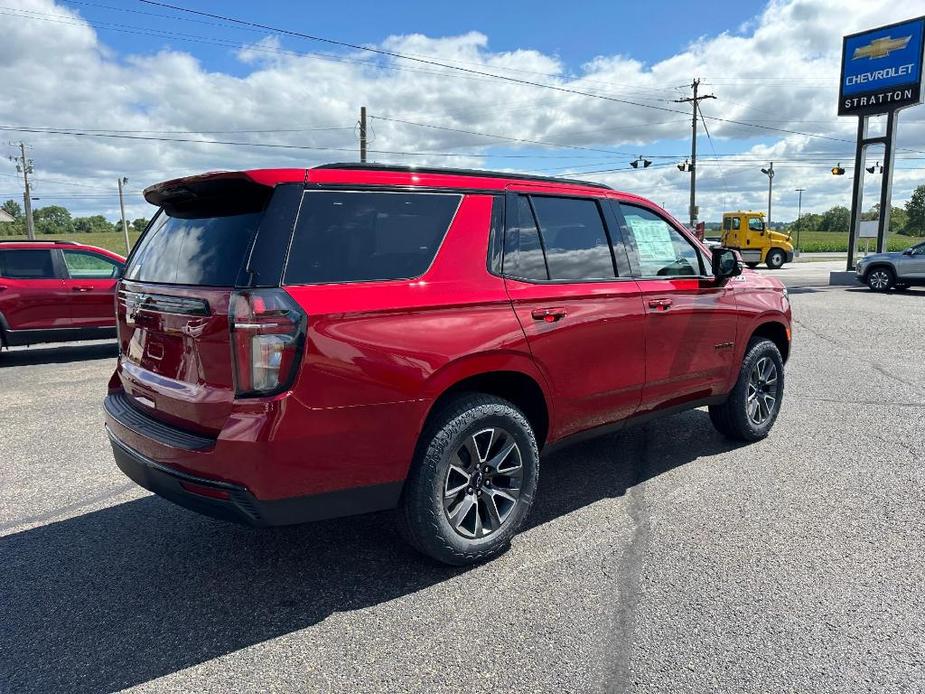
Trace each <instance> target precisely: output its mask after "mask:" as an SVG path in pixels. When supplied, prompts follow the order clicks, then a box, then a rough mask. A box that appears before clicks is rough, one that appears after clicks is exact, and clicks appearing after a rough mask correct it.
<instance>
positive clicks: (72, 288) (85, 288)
mask: <svg viewBox="0 0 925 694" xmlns="http://www.w3.org/2000/svg"><path fill="white" fill-rule="evenodd" d="M92 289H93V287H71V291H72V292H89V291H91V290H92Z"/></svg>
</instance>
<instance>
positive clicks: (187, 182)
mask: <svg viewBox="0 0 925 694" xmlns="http://www.w3.org/2000/svg"><path fill="white" fill-rule="evenodd" d="M306 176H307V174H306V170H305V169H259V170H254V171H210V172H208V173H204V174H199V175H197V176H185V177H183V178H174V179H172V180H170V181H163V182H162V183H155V184H154V185H151V186H148V187H147V188H145V190H144V196H145V200H147V201H148V202H149V203H151V204H152V205H156V206H158V207H167V208H168V211H170V210H169V208H171V207H187V206H191V205H197V203H205V204H208V203H209V202H210V201H214V200H216V199H217V198H224V199H225V200H236V199H240V197H243V198H250V197H253V195H254V194H255V193H258V191H259V189H264V190H263V191H262V192H259V193H258V194H263V195H265V194H266V192H267V190H268V189H272V188H273V187H275V186H276V185H277V184H280V183H303V182H304V181H305V179H306Z"/></svg>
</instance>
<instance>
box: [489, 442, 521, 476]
mask: <svg viewBox="0 0 925 694" xmlns="http://www.w3.org/2000/svg"><path fill="white" fill-rule="evenodd" d="M515 451H516V453H517V454H516V455H511V453H513V452H515ZM505 462H508V463H509V464H508V465H507V466H505ZM487 465H488V467H489V468H491V471H492V472H494V473H496V474H502V475H506V474H510V473H511V472H513V471H514V470H516V469H518V468H519V467H520V465H521V462H520V449H518V448H517V444H516V443H515V442H514V441H511V443H509V444H508V445H506V446H504V447H503V448H502V449H501V452H500V453H498V454H497V455H495V456H494V457H493V458H492V459H491V460H489V461H488V463H487Z"/></svg>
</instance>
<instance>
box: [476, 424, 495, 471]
mask: <svg viewBox="0 0 925 694" xmlns="http://www.w3.org/2000/svg"><path fill="white" fill-rule="evenodd" d="M494 441H495V430H494V429H485V430H483V431H480V432H478V433H475V434H473V435H472V446H473V448H474V449H475V454H476V458H475V462H477V463H484V462H485V461H486V460H488V454H489V453H490V452H491V445H492V444H493V443H494Z"/></svg>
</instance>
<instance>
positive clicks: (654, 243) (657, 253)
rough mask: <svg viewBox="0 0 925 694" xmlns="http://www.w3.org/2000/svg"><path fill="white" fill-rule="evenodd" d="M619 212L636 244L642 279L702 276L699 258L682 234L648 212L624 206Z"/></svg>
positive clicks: (640, 208)
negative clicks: (621, 212) (621, 213)
mask: <svg viewBox="0 0 925 694" xmlns="http://www.w3.org/2000/svg"><path fill="white" fill-rule="evenodd" d="M620 209H621V210H622V211H623V217H624V218H625V219H626V224H627V226H628V227H629V233H631V234H632V236H633V240H634V242H635V246H636V253H637V255H638V257H639V274H640V275H641V276H642V277H677V276H695V275H699V274H700V273H701V265H700V254H699V253H698V252H697V249H696V248H694V246H693V245H692V244H691V243H690V242H689V241H688V240H687V239H686V238H685V237H684V236H683V235H682V234H681V232H680V231H678V230H677V229H675V228H674V227H673V226H672V225H671V224H669V223H668V222H667V221H665V220H664V219H662V218H661V217H659V216H658V215H657V214H655V213H654V212H651V211H649V210H647V209H645V208H642V207H636V206H635V205H627V204H621V205H620Z"/></svg>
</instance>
